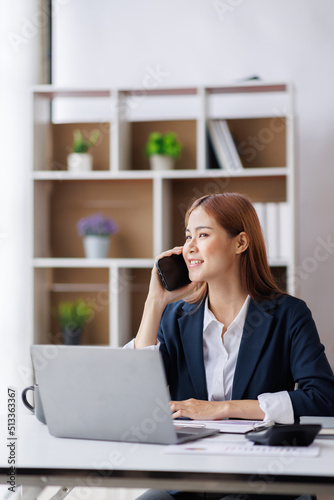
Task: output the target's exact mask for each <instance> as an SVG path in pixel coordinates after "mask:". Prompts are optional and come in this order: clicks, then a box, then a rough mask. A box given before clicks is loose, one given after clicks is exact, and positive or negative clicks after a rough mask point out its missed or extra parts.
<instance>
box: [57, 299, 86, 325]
mask: <svg viewBox="0 0 334 500" xmlns="http://www.w3.org/2000/svg"><path fill="white" fill-rule="evenodd" d="M55 316H56V318H57V320H58V322H59V326H60V328H61V329H62V330H65V329H69V330H77V329H81V328H82V327H83V325H84V324H85V323H87V321H89V320H90V319H91V318H92V316H93V308H92V307H91V305H90V304H88V302H86V301H84V300H82V299H78V300H75V301H62V302H59V304H58V306H57V308H56V311H55Z"/></svg>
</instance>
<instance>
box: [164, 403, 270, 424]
mask: <svg viewBox="0 0 334 500" xmlns="http://www.w3.org/2000/svg"><path fill="white" fill-rule="evenodd" d="M170 409H171V411H172V417H173V418H180V417H185V418H191V419H192V420H220V419H222V418H247V419H252V420H253V419H255V420H262V419H263V418H264V416H265V415H264V412H263V411H262V410H261V408H260V405H259V402H258V400H257V399H255V400H251V399H243V400H232V401H229V400H228V401H201V400H199V399H186V400H184V401H171V402H170Z"/></svg>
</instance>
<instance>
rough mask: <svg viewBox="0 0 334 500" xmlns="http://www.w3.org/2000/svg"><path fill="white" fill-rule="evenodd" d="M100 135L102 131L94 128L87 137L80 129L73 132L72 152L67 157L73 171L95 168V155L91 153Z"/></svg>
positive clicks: (68, 164)
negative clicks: (87, 137)
mask: <svg viewBox="0 0 334 500" xmlns="http://www.w3.org/2000/svg"><path fill="white" fill-rule="evenodd" d="M99 137H100V131H99V130H97V129H94V130H93V131H92V133H91V134H90V136H89V139H86V138H85V137H84V135H83V133H82V132H81V130H79V129H75V130H74V132H73V145H72V153H70V154H69V155H68V157H67V168H68V170H71V171H72V172H82V171H84V172H87V171H89V170H92V168H93V157H92V155H91V153H90V151H91V149H92V147H93V146H94V144H96V141H97V140H98V138H99Z"/></svg>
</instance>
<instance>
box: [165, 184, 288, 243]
mask: <svg viewBox="0 0 334 500" xmlns="http://www.w3.org/2000/svg"><path fill="white" fill-rule="evenodd" d="M226 192H230V193H233V192H235V193H241V194H246V193H247V196H248V197H249V198H250V200H251V201H252V202H253V203H255V202H263V203H268V202H280V201H286V177H285V176H271V177H254V178H253V177H240V178H238V177H222V178H219V177H218V178H212V177H207V178H202V179H177V180H176V179H174V180H172V181H171V193H172V194H171V196H172V202H171V207H172V209H173V217H172V220H173V224H172V241H171V242H170V246H171V247H173V246H177V245H182V244H183V243H184V216H185V214H186V211H187V209H188V207H189V206H190V204H191V202H192V201H194V200H195V199H197V198H199V197H200V196H203V195H205V194H213V193H226Z"/></svg>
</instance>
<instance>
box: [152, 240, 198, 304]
mask: <svg viewBox="0 0 334 500" xmlns="http://www.w3.org/2000/svg"><path fill="white" fill-rule="evenodd" d="M182 250H183V247H174V248H172V249H171V250H167V251H166V252H163V253H161V254H160V255H158V256H157V257H156V259H155V262H154V266H153V268H152V272H151V281H150V286H149V292H148V297H147V298H148V300H150V299H152V300H154V301H158V302H160V303H161V307H163V309H164V308H165V307H166V305H167V304H170V303H171V302H175V301H177V300H181V299H182V298H184V297H186V296H187V295H189V294H191V293H192V292H194V291H195V289H196V287H197V283H195V282H191V283H189V285H186V286H184V287H182V288H178V289H177V290H172V291H169V290H166V288H165V287H164V285H163V283H162V281H161V278H160V276H159V273H158V269H157V266H156V263H157V261H158V260H159V259H161V258H162V257H168V256H170V255H173V254H182Z"/></svg>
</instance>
